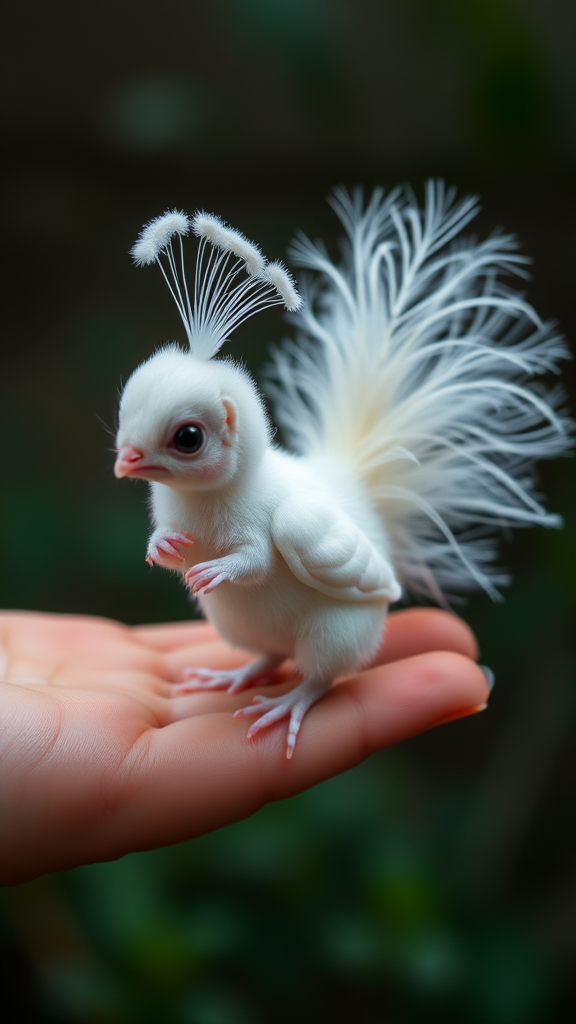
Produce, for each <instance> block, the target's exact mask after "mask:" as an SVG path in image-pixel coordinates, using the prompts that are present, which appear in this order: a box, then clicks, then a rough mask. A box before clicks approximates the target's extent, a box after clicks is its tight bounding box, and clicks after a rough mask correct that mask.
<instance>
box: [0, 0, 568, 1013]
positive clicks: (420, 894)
mask: <svg viewBox="0 0 576 1024" xmlns="http://www.w3.org/2000/svg"><path fill="white" fill-rule="evenodd" d="M4 22H5V24H4V32H3V34H2V43H0V45H1V46H2V61H1V62H0V74H1V75H2V76H3V87H2V89H0V123H1V125H2V134H3V141H4V143H5V158H4V163H3V172H4V175H5V182H4V188H3V189H2V192H1V197H2V199H1V205H2V231H3V246H2V249H3V254H4V256H5V257H6V265H5V268H4V281H5V284H6V298H5V301H4V304H3V307H2V316H3V331H2V337H3V349H2V375H1V378H0V389H1V391H0V438H1V439H2V446H1V459H2V485H3V486H2V500H1V502H0V522H1V532H0V538H1V540H0V544H1V552H0V555H1V560H2V561H1V565H2V572H1V578H0V602H1V603H2V605H3V606H5V607H22V608H39V609H46V610H54V611H57V610H60V611H77V612H89V613H96V614H104V615H109V616H116V617H118V618H121V619H124V620H125V621H128V622H139V621H151V620H156V619H165V620H168V619H176V618H186V617H188V616H189V615H190V613H191V608H190V606H189V604H188V602H187V599H186V596H185V594H184V592H183V590H182V589H181V587H180V586H179V584H178V583H177V582H176V581H175V580H174V579H172V578H170V577H169V576H168V575H167V574H163V573H162V572H159V571H151V570H149V569H148V568H147V566H146V565H145V564H144V561H143V553H144V545H145V537H146V529H147V523H146V518H147V516H146V507H145V500H144V492H143V489H142V488H141V487H140V486H138V485H134V486H133V485H130V484H127V483H125V482H123V483H122V484H118V483H117V482H116V481H114V480H113V479H112V476H111V467H112V462H113V456H112V451H111V449H112V447H113V437H112V436H111V434H113V421H114V408H115V404H116V398H117V390H118V387H119V386H120V382H121V380H122V379H124V380H125V379H126V377H127V376H128V374H129V373H130V372H131V370H132V369H133V368H134V366H135V365H137V363H139V362H140V361H141V360H142V359H143V358H144V357H146V355H148V354H149V353H150V352H151V351H152V350H153V348H154V346H155V345H157V344H159V343H161V342H164V341H166V340H172V339H173V338H177V337H179V336H180V325H179V323H178V320H177V314H176V312H175V310H174V309H173V308H172V304H171V302H170V301H169V297H168V296H167V294H166V293H165V288H164V284H163V282H162V280H161V278H160V275H158V276H157V275H156V274H155V273H154V271H149V272H147V271H146V270H145V269H144V270H142V271H138V272H136V271H134V270H133V269H132V268H131V266H130V261H129V259H128V256H127V250H128V249H129V247H130V245H131V243H132V241H133V239H134V238H135V236H136V234H137V232H138V230H139V228H140V226H141V224H142V223H143V222H144V221H145V220H147V219H148V218H149V217H151V216H153V215H155V214H157V213H159V212H161V211H162V210H163V209H166V208H167V207H172V206H178V207H180V206H181V207H184V208H185V209H189V210H193V209H194V208H195V207H196V206H203V207H205V208H207V209H215V210H217V211H219V212H221V213H222V214H223V215H224V216H225V217H226V218H228V219H229V220H230V221H231V222H232V223H234V224H237V225H238V226H239V227H240V228H242V229H243V230H245V231H246V232H247V233H248V234H249V235H250V236H252V237H254V238H257V239H258V241H259V242H260V243H261V244H262V246H263V248H264V251H266V252H267V253H269V254H270V256H272V257H276V256H282V254H283V253H284V252H285V250H286V246H287V244H288V242H289V239H290V236H291V233H292V231H293V229H294V228H295V227H301V228H302V229H304V230H305V231H307V232H308V233H309V234H311V235H312V236H313V237H315V236H322V237H325V238H326V240H327V242H328V244H329V247H330V249H331V251H333V252H336V246H337V238H336V234H335V232H336V227H335V224H334V221H333V218H332V216H331V214H330V213H329V211H328V210H327V208H325V207H324V206H323V204H322V202H321V200H322V196H323V195H324V194H325V193H326V192H327V191H328V190H329V188H330V187H332V186H333V185H334V184H337V183H339V182H341V181H344V182H345V183H347V184H350V185H353V184H355V183H356V182H358V181H361V182H363V183H364V184H365V185H366V187H367V188H370V187H371V186H372V185H373V184H375V183H377V182H380V183H384V184H386V185H391V184H393V183H395V181H396V180H400V181H402V180H406V179H410V181H411V182H412V183H413V184H414V186H415V187H416V188H417V189H421V185H422V181H423V180H424V179H425V178H426V177H427V176H429V175H435V174H438V175H441V176H443V177H445V178H446V179H447V180H449V181H451V182H456V183H457V184H458V185H459V187H460V188H461V190H462V191H464V190H472V191H474V192H477V193H479V194H480V195H481V196H482V200H483V207H484V213H483V214H482V215H481V217H480V219H479V222H478V228H477V230H478V232H479V233H480V234H486V233H488V232H489V231H491V230H492V229H493V228H494V227H495V226H497V225H502V226H504V227H505V228H506V229H507V230H512V231H516V232H517V234H518V235H519V237H520V240H521V244H522V247H523V250H524V251H526V252H527V253H529V254H530V255H532V256H533V257H534V260H535V268H534V281H533V283H530V285H529V298H530V300H531V301H533V302H534V303H535V305H536V307H537V309H538V310H539V311H540V312H541V314H542V316H543V317H557V318H558V319H559V321H560V323H561V325H562V327H563V329H564V330H565V331H566V333H567V334H568V336H569V337H571V338H572V339H573V338H574V336H575V331H574V304H573V301H572V291H573V280H574V251H575V250H576V216H575V214H576V208H575V207H576V204H575V197H574V158H575V155H576V150H575V139H576V132H575V127H576V126H575V123H574V121H575V115H576V104H575V103H574V99H575V94H576V76H575V75H574V66H575V65H574V39H575V32H574V29H575V27H576V25H575V22H576V16H575V10H574V5H573V3H572V2H571V0H546V2H544V0H466V2H456V0H434V2H431V3H430V2H428V0H354V2H352V0H305V2H304V0H297V2H296V0H292V2H291V3H288V4H287V3H284V2H281V0H214V2H213V3H212V4H211V5H207V4H206V5H205V4H201V3H195V2H193V0H165V3H164V4H163V5H162V7H161V8H160V7H158V5H157V4H155V3H152V2H151V0H140V2H139V3H138V4H136V3H135V0H124V2H123V3H121V4H118V3H111V2H110V0H101V2H100V3H99V4H94V3H90V2H89V3H84V4H80V5H78V4H76V5H75V4H72V3H71V0H53V2H52V3H51V4H42V3H40V2H39V0H31V2H29V3H27V4H23V5H10V8H9V9H7V10H6V12H5V18H4ZM281 330H282V328H281V327H280V321H279V319H278V317H276V318H275V317H274V314H272V313H269V314H267V315H266V316H263V317H261V318H260V319H259V321H254V322H253V323H252V324H251V325H248V326H245V327H244V328H242V329H241V330H240V331H239V332H238V334H237V336H235V340H234V351H235V352H236V353H238V354H239V355H240V356H241V357H242V359H245V360H246V362H247V363H248V365H249V366H250V368H251V369H253V370H254V372H256V373H257V374H259V373H260V371H261V367H262V363H263V360H264V358H265V352H266V347H267V344H268V342H269V340H271V339H273V338H274V337H278V335H279V333H280V332H281ZM573 379H574V377H573V370H572V369H570V368H569V369H568V370H567V372H566V382H567V387H568V390H571V391H572V395H573V394H574V387H573ZM572 407H573V408H574V404H573V399H572ZM574 475H575V474H574V462H573V460H572V461H569V460H563V461H561V462H559V463H557V464H555V465H554V466H550V467H546V470H545V472H544V473H543V478H542V479H543V491H545V492H546V493H547V494H548V496H549V505H550V507H551V508H553V509H555V510H558V511H561V512H562V513H563V514H564V515H565V518H566V528H565V530H564V531H562V532H545V531H540V532H538V531H529V532H526V533H521V534H520V535H519V536H518V537H517V538H515V540H514V543H513V544H506V545H503V557H504V559H505V561H506V563H507V564H509V565H510V566H511V568H512V572H513V576H514V583H513V585H512V587H511V588H510V589H509V592H508V594H507V595H506V601H505V603H504V604H503V605H501V606H491V605H490V604H489V603H488V601H487V600H484V599H482V598H479V599H478V600H477V601H475V602H473V603H472V604H471V605H470V606H468V607H466V608H464V609H462V614H464V615H465V616H466V618H467V619H468V620H469V621H470V622H471V623H472V624H473V625H474V627H475V628H476V630H477V633H478V635H479V638H480V643H481V647H482V658H483V660H484V661H485V662H486V663H488V664H489V665H491V667H492V668H493V669H494V671H495V673H496V678H497V683H498V685H497V688H496V691H495V694H494V696H493V698H492V700H491V704H490V710H489V711H488V713H486V714H484V715H481V716H477V717H475V718H474V719H471V720H465V721H461V722H458V723H455V724H453V725H451V726H448V727H444V728H442V729H439V730H436V731H434V732H433V733H430V734H428V735H427V736H423V737H420V738H418V739H416V740H413V741H411V742H410V743H407V744H405V745H404V746H403V747H402V749H401V750H400V749H398V750H391V751H387V752H384V753H383V754H381V755H378V756H377V757H374V758H372V760H371V761H370V763H368V764H366V765H364V766H363V767H361V768H358V769H356V770H355V771H354V772H353V773H350V774H349V775H347V776H344V777H342V778H340V779H336V780H333V781H331V782H328V783H325V784H324V785H323V786H320V787H318V788H317V789H316V790H315V791H314V792H310V793H307V794H303V795H302V796H300V797H298V798H296V799H294V800H291V801H289V802H286V803H283V804H281V805H276V806H271V807H268V808H267V809H265V810H264V811H262V812H261V813H259V814H258V815H257V816H256V817H255V818H254V819H252V820H250V821H247V822H244V823H240V824H237V825H234V826H233V827H230V828H228V829H225V830H223V831H221V832H219V833H217V834H214V835H210V836H206V837H205V838H203V839H201V840H197V841H195V842H194V843H190V844H183V845H181V846H179V847H175V848H172V849H167V850H161V851H158V852H155V853H147V854H137V855H133V856H131V857H127V858H125V859H124V860H122V861H120V862H117V863H114V864H98V865H93V866H90V867H85V868H82V869H78V870H76V871H72V872H68V873H66V874H64V875H61V876H51V877H46V878H42V879H39V880H38V881H36V882H34V883H30V884H29V885H24V886H20V887H17V888H15V889H12V890H5V891H4V892H3V893H2V896H1V901H2V909H3V914H2V925H1V944H2V958H3V962H4V964H5V967H6V968H7V970H6V981H5V985H4V990H3V1002H4V1005H5V1007H6V1011H7V1017H5V1019H7V1020H8V1021H10V1022H12V1021H14V1022H16V1021H17V1022H18V1024H19V1022H21V1021H27V1020H33V1021H35V1022H39V1024H44V1022H46V1024H52V1022H58V1024H59V1022H68V1021H70V1022H82V1024H83V1022H89V1024H92V1022H94V1024H96V1022H104V1021H106V1022H112V1024H115V1022H118V1024H124V1022H132V1021H134V1022H138V1024H140V1022H147V1021H157V1020H158V1019H162V1020H165V1021H167V1022H169V1024H172V1022H174V1024H180V1022H182V1024H244V1022H250V1024H252V1022H254V1024H258V1022H267V1021H270V1020H274V1021H277V1022H279V1024H283V1022H284V1021H292V1020H293V1019H294V1018H298V1019H301V1020H304V1021H312V1020H314V1021H322V1020H331V1021H332V1020H336V1021H338V1020H346V1021H354V1022H355V1024H376V1022H378V1024H379V1022H383V1021H385V1022H386V1024H420V1022H424V1021H426V1024H430V1022H432V1024H433V1022H434V1021H436V1020H438V1021H442V1024H451V1022H454V1024H459V1022H461V1021H463V1020H465V1021H470V1022H472V1024H474V1022H478V1024H484V1022H490V1024H554V1022H558V1024H565V1022H568V1021H569V1020H571V1019H572V1017H573V1005H574V997H575V993H574V984H573V978H574V968H575V966H576V871H575V867H574V863H575V848H576V842H575V840H576V836H575V831H576V827H575V819H574V814H573V792H574V754H573V751H574V736H575V724H576V723H575V718H576V708H575V703H576V701H575V693H576V688H575V687H574V639H573V636H574V626H573V621H574V620H573V607H574V596H573V595H574V584H575V571H574V569H575V565H576V487H575V486H574Z"/></svg>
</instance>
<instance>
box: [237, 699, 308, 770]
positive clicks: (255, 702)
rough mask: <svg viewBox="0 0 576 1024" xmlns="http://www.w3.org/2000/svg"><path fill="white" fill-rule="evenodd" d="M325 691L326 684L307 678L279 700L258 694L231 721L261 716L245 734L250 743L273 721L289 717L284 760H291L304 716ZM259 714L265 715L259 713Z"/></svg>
mask: <svg viewBox="0 0 576 1024" xmlns="http://www.w3.org/2000/svg"><path fill="white" fill-rule="evenodd" d="M326 689H327V685H326V684H324V683H321V682H319V681H318V680H312V679H308V680H305V681H304V682H303V683H300V685H299V686H297V687H296V688H295V689H294V690H290V692H289V693H285V694H284V695H283V696H281V697H264V696H261V695H258V696H257V697H254V698H253V699H252V703H251V704H249V705H248V706H247V707H245V708H240V709H239V710H238V711H236V712H235V713H234V718H248V717H250V716H252V715H260V717H259V718H258V719H257V720H256V721H255V722H254V723H253V724H252V725H251V726H250V728H249V730H248V732H247V734H246V739H247V740H253V739H254V737H255V736H256V735H257V734H258V733H259V732H260V731H261V729H266V728H267V726H269V725H273V724H274V722H279V721H281V719H282V718H287V717H288V716H290V722H289V724H288V737H287V743H286V757H287V758H291V757H292V754H293V753H294V747H295V746H296V737H297V736H298V733H299V731H300V726H301V725H302V721H303V718H304V715H305V714H306V712H307V711H308V710H309V709H310V708H311V707H312V705H313V704H314V703H315V702H316V701H317V700H318V699H319V697H321V696H322V695H323V694H324V693H325V692H326ZM262 711H263V712H264V714H261V712H262Z"/></svg>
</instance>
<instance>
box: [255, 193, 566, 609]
mask: <svg viewBox="0 0 576 1024" xmlns="http://www.w3.org/2000/svg"><path fill="white" fill-rule="evenodd" d="M332 205H333V207H334V208H335V210H336V212H337V214H338V216H339V217H340V220H341V221H342V224H343V226H344V228H345V230H346V235H347V246H346V252H345V257H344V260H343V263H342V264H341V265H339V266H336V265H335V264H334V263H333V262H332V261H331V260H330V259H329V257H328V255H327V253H326V251H325V249H324V248H323V247H322V246H321V245H320V244H314V243H312V242H310V241H309V240H308V239H307V238H305V237H304V236H301V237H299V238H298V239H297V241H296V243H295V245H294V248H293V252H292V256H293V258H294V261H295V262H296V263H297V264H299V265H300V266H302V267H304V268H306V269H308V270H312V271H315V272H316V274H315V276H314V277H313V278H311V279H310V280H309V281H308V282H307V287H306V288H305V291H304V295H305V299H306V302H305V306H304V309H303V310H302V312H300V313H299V314H297V316H296V318H295V319H296V321H297V323H298V325H299V328H300V336H299V337H298V339H297V340H296V341H295V342H286V343H285V344H284V346H283V347H282V348H280V349H279V350H277V351H276V353H275V356H274V368H273V373H274V381H273V383H272V385H271V391H272V392H273V397H274V398H275V399H276V404H277V419H278V422H279V424H280V425H281V426H282V428H283V429H284V431H285V433H286V435H287V439H288V442H289V444H290V445H291V447H292V448H293V449H294V450H295V451H297V452H299V453H300V454H302V455H309V456H319V457H327V458H329V459H330V460H337V461H340V462H344V463H345V464H346V466H347V467H348V468H349V469H351V470H352V471H353V472H354V474H355V475H356V477H357V478H358V479H359V480H360V481H361V483H362V484H363V486H364V487H365V488H366V490H367V492H368V494H369V496H370V498H371V500H372V502H373V503H374V505H375V506H376V508H377V509H378V511H379V513H380V515H381V516H382V518H383V520H384V522H385V525H386V528H387V531H388V535H389V537H390V540H391V550H392V552H393V556H394V561H395V564H396V570H397V572H398V574H399V576H400V578H401V580H402V583H403V585H404V587H405V589H406V590H409V591H411V592H412V593H413V594H415V595H418V596H427V597H432V598H433V599H434V600H439V601H443V599H444V598H443V595H444V594H446V595H454V594H456V593H458V592H459V591H464V590H468V589H473V588H476V587H482V588H484V589H485V590H486V591H487V592H488V593H489V594H490V595H491V596H492V597H496V596H497V594H498V591H497V587H498V586H499V585H500V584H502V583H504V582H506V577H505V576H504V575H503V574H501V573H500V572H499V571H498V570H497V569H496V568H495V565H494V561H495V541H494V532H495V529H496V528H501V527H504V526H510V525H515V526H519V525H527V524H531V523H539V524H542V525H546V526H558V525H560V520H559V518H558V517H557V516H554V515H551V514H549V513H548V512H547V511H546V509H545V508H544V507H543V506H542V504H541V503H540V502H539V501H538V500H537V498H536V496H535V494H534V491H533V468H532V467H533V464H534V461H535V460H536V459H539V458H549V457H551V456H553V455H558V454H560V453H562V452H565V451H566V450H567V448H568V447H569V443H570V441H569V420H568V419H567V417H566V416H564V415H563V414H562V413H561V412H560V411H559V406H560V402H561V393H560V390H559V389H558V388H556V389H555V390H551V391H548V392H546V390H545V388H544V387H543V386H542V381H540V380H539V379H538V378H539V377H540V375H542V374H543V373H545V372H546V371H557V366H558V363H559V361H560V360H561V359H562V358H564V357H565V356H566V355H567V353H566V349H565V346H564V343H563V341H562V338H561V336H560V335H559V334H558V332H557V331H556V329H555V327H554V325H553V324H549V323H548V324H545V323H542V321H541V320H540V319H539V317H538V316H537V314H536V313H535V311H534V309H533V308H532V307H531V306H530V305H529V304H528V303H527V302H525V301H524V299H523V297H522V295H521V294H519V293H517V292H515V291H514V290H512V289H511V288H510V287H509V286H508V285H507V284H505V283H504V282H503V280H502V277H503V276H506V275H508V276H509V275H510V274H512V275H515V276H517V277H518V276H519V277H526V271H525V266H526V264H527V262H528V260H527V259H526V258H525V257H523V256H521V255H519V254H518V252H517V250H516V242H515V240H514V238H513V237H512V236H510V235H501V234H499V235H498V234H497V235H493V236H491V237H490V238H488V239H487V240H486V241H483V242H477V241H476V240H474V239H472V240H470V239H468V240H463V239H462V238H461V237H460V233H461V231H462V229H463V228H464V227H465V226H466V225H467V224H468V223H469V222H470V221H471V220H472V218H473V217H474V216H475V214H476V212H477V209H478V204H477V201H476V200H475V199H473V198H467V199H464V200H463V201H459V202H458V201H456V199H455V193H454V191H453V190H445V189H444V186H443V184H442V183H437V182H429V183H428V185H427V187H426V201H425V205H424V209H423V210H420V209H419V207H418V205H417V203H416V201H415V199H414V197H413V196H412V194H411V193H410V192H409V191H408V190H402V189H396V190H394V191H393V192H390V193H389V194H388V195H387V196H386V195H384V193H383V192H382V191H381V190H377V191H375V192H374V193H373V195H372V197H371V198H370V200H369V201H368V203H367V204H366V206H364V204H363V200H362V195H361V193H360V192H355V193H354V194H353V195H349V194H348V193H346V192H345V191H343V190H340V191H337V192H336V193H335V196H334V198H333V200H332Z"/></svg>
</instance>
